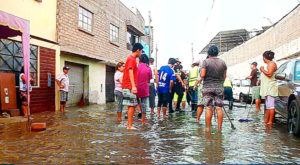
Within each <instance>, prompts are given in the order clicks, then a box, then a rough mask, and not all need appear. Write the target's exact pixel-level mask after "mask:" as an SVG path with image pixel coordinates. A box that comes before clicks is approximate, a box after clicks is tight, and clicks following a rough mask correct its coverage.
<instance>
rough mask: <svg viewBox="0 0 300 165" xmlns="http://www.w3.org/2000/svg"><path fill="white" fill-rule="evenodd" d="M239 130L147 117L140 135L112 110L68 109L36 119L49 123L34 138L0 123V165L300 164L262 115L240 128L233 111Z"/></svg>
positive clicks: (286, 138)
mask: <svg viewBox="0 0 300 165" xmlns="http://www.w3.org/2000/svg"><path fill="white" fill-rule="evenodd" d="M229 113H230V116H231V118H234V121H233V123H234V125H235V126H236V127H237V129H236V130H232V129H231V127H230V123H229V121H228V119H226V118H224V123H223V131H222V132H221V133H220V132H218V131H217V122H216V121H214V119H213V120H212V131H211V132H205V130H204V128H205V124H204V120H205V119H204V115H202V117H201V119H200V124H197V123H195V120H196V116H195V115H196V114H194V113H191V112H189V111H187V112H185V113H181V114H179V113H175V114H172V115H169V118H168V119H167V120H163V119H162V118H160V119H158V118H157V117H156V116H155V115H154V116H150V115H149V116H147V118H148V119H149V120H150V123H147V124H145V125H142V124H141V123H140V122H138V120H137V118H135V119H134V124H135V126H136V127H137V128H138V130H136V131H127V129H126V124H127V123H126V121H125V120H123V121H122V122H117V121H116V114H115V111H114V106H113V105H110V104H109V105H107V106H89V107H85V108H69V109H68V110H67V113H65V114H61V113H52V112H46V113H40V114H34V115H33V116H32V117H33V121H34V122H39V121H41V122H43V121H46V122H47V130H46V131H43V132H30V131H28V129H27V127H28V124H27V123H26V122H18V123H10V124H1V123H0V163H29V164H32V163H38V164H41V163H42V164H45V163H49V164H96V163H121V164H165V163H212V164H215V163H300V139H299V138H295V137H294V136H293V135H290V134H288V133H287V132H286V125H285V124H283V123H282V122H277V123H275V125H274V127H273V128H272V130H267V129H266V128H265V126H264V124H263V122H262V121H263V113H262V112H259V113H256V112H255V111H254V110H253V111H251V112H250V115H249V117H250V118H251V119H253V121H252V122H248V123H239V122H238V119H240V118H245V117H246V116H247V111H245V108H244V107H243V106H239V107H235V109H234V110H232V111H229Z"/></svg>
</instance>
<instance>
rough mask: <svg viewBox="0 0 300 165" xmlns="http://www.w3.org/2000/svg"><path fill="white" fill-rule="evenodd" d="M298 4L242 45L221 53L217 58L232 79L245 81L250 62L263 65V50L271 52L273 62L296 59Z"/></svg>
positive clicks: (299, 28) (299, 26) (298, 48)
mask: <svg viewBox="0 0 300 165" xmlns="http://www.w3.org/2000/svg"><path fill="white" fill-rule="evenodd" d="M299 20H300V5H297V6H296V7H295V8H294V9H293V10H292V11H291V12H289V13H288V14H286V15H285V16H283V17H282V18H281V19H280V20H279V21H278V22H277V23H275V24H274V25H272V26H271V27H270V28H268V29H267V30H266V31H265V32H263V33H261V34H260V35H258V36H255V37H253V38H251V39H250V40H248V41H246V42H245V43H243V44H241V45H239V46H237V47H235V48H233V49H231V50H230V51H228V52H226V53H223V54H222V55H221V56H220V57H221V58H222V59H224V60H225V61H226V63H227V65H228V66H229V68H228V73H229V75H231V77H233V78H245V77H246V76H247V75H249V74H250V69H247V68H249V67H250V65H249V64H250V63H251V62H253V61H257V62H258V65H259V67H260V66H262V65H264V63H263V59H262V54H263V52H264V51H266V50H272V51H274V52H275V61H277V63H278V64H281V63H283V62H284V61H285V60H287V59H290V58H297V57H299V56H300V21H299Z"/></svg>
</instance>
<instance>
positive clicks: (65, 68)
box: [63, 66, 71, 70]
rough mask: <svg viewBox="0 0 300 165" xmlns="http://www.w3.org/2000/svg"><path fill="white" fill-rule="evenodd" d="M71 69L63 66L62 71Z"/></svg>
mask: <svg viewBox="0 0 300 165" xmlns="http://www.w3.org/2000/svg"><path fill="white" fill-rule="evenodd" d="M70 69H71V68H70V67H68V66H64V68H63V70H70Z"/></svg>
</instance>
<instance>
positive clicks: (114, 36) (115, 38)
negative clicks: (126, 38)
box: [110, 24, 119, 43]
mask: <svg viewBox="0 0 300 165" xmlns="http://www.w3.org/2000/svg"><path fill="white" fill-rule="evenodd" d="M110 41H111V42H113V43H119V28H118V27H117V26H115V25H113V24H110Z"/></svg>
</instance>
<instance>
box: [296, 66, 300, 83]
mask: <svg viewBox="0 0 300 165" xmlns="http://www.w3.org/2000/svg"><path fill="white" fill-rule="evenodd" d="M295 81H297V82H299V81H300V61H297V62H296V66H295Z"/></svg>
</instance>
